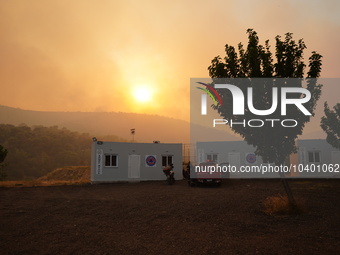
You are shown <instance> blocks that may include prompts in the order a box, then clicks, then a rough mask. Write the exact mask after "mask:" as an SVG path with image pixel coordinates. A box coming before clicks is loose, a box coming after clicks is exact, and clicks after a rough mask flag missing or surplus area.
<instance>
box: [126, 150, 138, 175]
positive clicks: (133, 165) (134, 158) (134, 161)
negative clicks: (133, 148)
mask: <svg viewBox="0 0 340 255" xmlns="http://www.w3.org/2000/svg"><path fill="white" fill-rule="evenodd" d="M128 160H129V162H128V178H129V179H139V178H140V155H136V154H133V155H129V159H128Z"/></svg>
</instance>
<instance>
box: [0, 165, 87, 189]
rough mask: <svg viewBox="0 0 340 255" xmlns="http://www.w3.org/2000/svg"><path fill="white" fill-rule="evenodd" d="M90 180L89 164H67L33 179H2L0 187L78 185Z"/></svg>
mask: <svg viewBox="0 0 340 255" xmlns="http://www.w3.org/2000/svg"><path fill="white" fill-rule="evenodd" d="M89 182H90V167H89V166H67V167H62V168H57V169H55V170H53V171H52V172H50V173H48V174H47V175H45V176H43V177H40V178H38V179H35V180H21V181H2V182H0V187H34V186H56V185H78V184H86V183H89Z"/></svg>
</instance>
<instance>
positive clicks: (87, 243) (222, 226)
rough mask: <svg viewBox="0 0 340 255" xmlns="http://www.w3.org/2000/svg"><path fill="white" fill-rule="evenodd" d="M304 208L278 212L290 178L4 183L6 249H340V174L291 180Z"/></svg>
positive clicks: (1, 215) (0, 201)
mask: <svg viewBox="0 0 340 255" xmlns="http://www.w3.org/2000/svg"><path fill="white" fill-rule="evenodd" d="M290 184H291V187H292V189H293V192H294V195H295V196H296V197H299V198H301V199H302V200H304V202H305V212H304V213H303V214H300V215H290V216H272V215H267V214H265V213H264V212H263V205H262V202H263V200H264V199H265V198H266V197H268V196H274V195H278V194H280V193H281V194H283V188H282V184H281V183H280V180H224V183H223V184H222V186H221V187H220V188H212V187H189V186H188V185H187V183H186V182H185V181H178V182H176V184H175V185H173V186H167V185H165V183H164V182H141V183H120V184H101V185H91V184H87V185H74V186H51V187H13V188H4V187H2V188H0V251H1V252H0V253H1V254H318V255H319V254H339V247H340V232H339V231H340V180H300V181H290Z"/></svg>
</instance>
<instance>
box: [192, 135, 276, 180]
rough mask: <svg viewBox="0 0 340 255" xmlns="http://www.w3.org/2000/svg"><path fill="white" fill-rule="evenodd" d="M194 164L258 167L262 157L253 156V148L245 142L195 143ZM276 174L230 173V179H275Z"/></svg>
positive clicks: (261, 162)
mask: <svg viewBox="0 0 340 255" xmlns="http://www.w3.org/2000/svg"><path fill="white" fill-rule="evenodd" d="M196 152H197V160H196V164H199V163H201V162H206V161H213V162H216V163H218V164H219V165H224V164H230V166H235V167H236V168H237V169H239V168H240V167H241V166H259V165H261V164H263V163H264V162H263V160H262V157H260V156H257V155H255V147H254V146H251V145H249V144H247V142H245V141H221V142H197V143H196ZM277 176H278V174H277V173H274V174H267V175H266V176H263V175H262V174H259V173H243V174H241V173H231V174H230V178H264V177H266V178H276V177H277Z"/></svg>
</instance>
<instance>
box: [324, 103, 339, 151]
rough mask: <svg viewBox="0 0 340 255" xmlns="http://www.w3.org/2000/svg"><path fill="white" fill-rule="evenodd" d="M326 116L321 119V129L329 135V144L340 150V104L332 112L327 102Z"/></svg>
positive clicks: (325, 106)
mask: <svg viewBox="0 0 340 255" xmlns="http://www.w3.org/2000/svg"><path fill="white" fill-rule="evenodd" d="M324 112H325V116H323V117H322V118H321V128H322V129H323V130H324V131H325V132H326V134H327V142H328V143H329V144H330V145H332V146H333V147H334V148H337V149H340V104H339V103H338V104H336V105H335V106H334V107H333V110H331V109H330V108H329V106H328V104H327V102H325V105H324Z"/></svg>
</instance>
